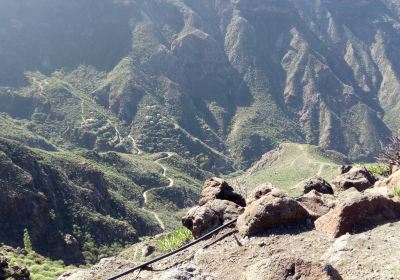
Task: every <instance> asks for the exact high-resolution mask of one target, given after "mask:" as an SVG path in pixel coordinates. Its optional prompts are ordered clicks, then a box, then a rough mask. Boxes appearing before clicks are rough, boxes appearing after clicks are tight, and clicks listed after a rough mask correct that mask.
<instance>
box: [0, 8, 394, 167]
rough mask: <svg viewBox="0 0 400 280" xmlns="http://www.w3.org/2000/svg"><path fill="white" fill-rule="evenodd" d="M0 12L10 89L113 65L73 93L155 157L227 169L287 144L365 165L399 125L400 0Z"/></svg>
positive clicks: (2, 53)
mask: <svg viewBox="0 0 400 280" xmlns="http://www.w3.org/2000/svg"><path fill="white" fill-rule="evenodd" d="M50 2H51V3H50ZM1 5H2V7H1V8H2V9H1V12H0V13H1V16H0V18H1V23H2V24H1V25H0V26H1V27H0V33H1V34H4V36H3V35H2V38H5V40H2V42H1V43H0V50H1V51H0V58H1V60H2V61H5V63H2V65H1V66H0V73H3V74H2V75H0V77H1V78H0V79H1V80H0V83H1V84H2V85H8V86H14V87H15V86H20V85H24V84H25V85H27V84H29V82H28V79H26V77H25V76H24V71H26V70H38V71H41V72H43V73H47V74H50V73H52V72H54V71H55V70H57V69H59V68H61V67H65V69H66V71H71V70H74V69H75V68H76V67H78V65H80V64H85V65H91V66H93V67H94V68H95V69H96V71H105V72H102V75H97V76H96V77H97V78H96V79H97V80H95V81H92V82H93V83H92V87H86V86H84V85H82V83H83V82H82V81H78V82H77V81H75V85H76V86H77V87H78V88H79V89H80V90H82V91H83V93H84V94H85V95H86V96H89V97H90V98H91V99H92V100H94V101H96V102H97V104H98V105H101V106H103V107H105V108H106V109H107V110H109V111H110V112H111V113H112V114H114V115H115V116H116V117H117V118H118V119H119V121H120V122H121V125H122V126H123V127H125V128H126V129H127V130H128V131H131V132H132V133H133V134H135V135H137V137H136V138H137V140H138V144H139V145H140V144H141V145H142V146H143V149H144V150H145V151H148V152H153V151H166V150H168V151H177V152H180V153H181V154H183V155H185V156H186V157H188V158H190V157H193V158H195V160H196V161H197V162H198V164H200V165H201V166H203V167H204V168H206V169H213V170H218V171H222V172H225V171H229V170H231V169H232V168H231V162H232V161H233V162H234V163H235V164H236V165H238V166H242V167H246V166H249V165H250V163H251V162H252V161H254V160H256V159H258V158H259V157H260V156H261V155H262V154H263V153H264V152H265V151H267V150H270V149H272V148H273V147H275V146H277V144H278V143H280V142H282V141H283V140H286V141H293V142H304V143H310V144H316V145H319V146H321V147H323V148H329V149H335V150H337V151H339V152H342V153H345V154H347V155H349V156H350V157H351V158H353V159H357V160H362V159H366V158H368V157H371V156H373V155H375V154H376V153H377V151H378V150H379V141H380V140H382V139H384V138H385V137H386V136H388V135H389V134H390V133H391V131H394V130H397V129H398V128H399V122H398V120H397V118H396V115H397V113H398V110H399V108H400V107H399V106H400V105H399V100H400V97H399V94H398V90H399V87H400V86H399V85H400V84H399V78H398V76H399V71H400V65H399V63H400V59H399V56H398V52H397V51H396V46H398V44H399V42H400V33H399V28H400V22H399V19H400V18H399V15H400V12H399V11H400V8H399V2H398V1H397V0H365V1H329V0H324V1H306V0H283V1H273V0H268V1H261V2H260V1H242V0H235V1H228V0H200V1H184V0H179V1H146V0H138V1H111V0H108V1H101V2H99V1H89V2H85V3H82V2H81V1H68V3H64V2H62V1H55V2H54V1H47V0H40V1H36V2H35V3H34V4H32V3H28V2H24V1H22V2H15V1H3V2H2V3H1ZM27 11H29V13H28V12H27ZM27 45H28V46H29V48H27V47H26V46H27ZM81 74H82V73H81ZM88 77H89V76H88ZM90 77H91V78H90V79H92V78H93V76H90ZM86 81H87V79H86ZM31 82H32V81H31ZM36 90H38V89H37V88H36Z"/></svg>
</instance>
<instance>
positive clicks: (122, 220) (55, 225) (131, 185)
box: [0, 138, 208, 263]
mask: <svg viewBox="0 0 400 280" xmlns="http://www.w3.org/2000/svg"><path fill="white" fill-rule="evenodd" d="M159 158H160V160H159V161H155V160H154V159H153V158H150V157H148V156H132V155H128V154H118V153H115V152H107V153H98V152H95V151H80V152H74V153H73V152H45V151H43V150H39V149H37V150H32V149H29V148H27V147H25V146H23V145H21V144H18V143H16V142H13V141H9V140H5V139H3V138H0V171H1V177H0V188H1V194H0V202H1V203H0V212H1V213H2V214H1V215H0V223H1V225H2V227H1V228H0V240H1V242H2V243H5V244H7V245H12V246H14V247H16V246H23V245H24V244H23V233H24V230H25V229H26V230H28V233H29V236H30V239H31V242H32V245H33V249H34V250H35V251H36V252H38V253H41V254H43V255H45V256H50V257H52V258H55V259H63V260H64V261H66V262H67V263H70V262H72V263H77V262H82V261H83V260H84V259H85V260H86V261H88V262H93V261H96V260H97V258H98V257H99V255H103V256H104V255H107V254H109V253H110V252H112V253H115V252H114V251H113V250H112V249H111V248H114V249H115V247H122V246H124V245H125V244H130V243H133V242H136V241H138V239H139V237H141V236H147V235H154V234H156V233H160V232H162V231H163V229H164V228H163V225H162V224H167V225H168V228H174V226H175V225H176V224H177V221H178V220H179V218H174V217H169V219H168V220H164V219H162V220H161V222H160V220H159V218H158V215H157V213H165V212H166V211H168V210H169V208H168V207H171V206H169V205H168V204H161V205H157V207H156V208H154V207H151V206H150V205H151V202H152V200H155V199H160V198H159V197H163V199H167V198H168V199H169V200H170V201H171V202H170V204H171V203H174V204H173V205H174V209H175V210H176V211H179V210H180V209H182V208H186V207H190V206H192V205H194V204H195V203H196V202H197V200H198V194H199V189H200V188H199V186H200V183H201V181H202V180H204V177H206V176H208V175H206V174H204V173H203V172H201V171H197V173H196V174H194V175H193V177H190V176H188V175H185V174H184V173H182V172H183V171H181V170H180V169H179V167H178V166H179V165H185V166H190V162H182V161H181V159H179V158H177V159H176V161H177V162H178V163H179V164H177V167H176V169H175V170H176V171H174V172H172V170H171V171H170V170H169V169H168V167H165V166H164V165H163V164H161V160H164V158H165V157H164V156H163V155H160V157H159ZM164 168H167V169H166V170H167V172H168V178H173V179H171V180H174V179H175V178H176V180H177V181H178V182H179V183H178V184H176V185H175V184H173V186H171V187H170V188H168V189H165V188H166V187H164V186H167V185H168V178H167V177H166V176H165V174H164V172H165V171H163V170H164ZM192 169H193V172H194V173H195V172H196V169H195V168H194V167H193V168H192ZM170 173H171V174H170ZM175 173H176V174H177V176H176V177H175ZM186 182H190V186H189V188H188V186H187V185H185V183H186ZM155 188H158V189H159V190H160V191H161V190H162V192H163V193H162V196H161V194H160V195H158V194H157V195H156V194H155V195H153V196H152V200H150V199H149V201H146V199H145V197H144V193H145V192H146V191H149V190H156V189H155ZM151 209H152V211H151ZM163 217H164V216H162V218H163ZM108 248H110V249H108Z"/></svg>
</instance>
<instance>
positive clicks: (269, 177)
mask: <svg viewBox="0 0 400 280" xmlns="http://www.w3.org/2000/svg"><path fill="white" fill-rule="evenodd" d="M343 163H346V158H345V157H344V156H343V155H342V154H340V153H337V152H333V151H328V152H326V151H323V150H321V149H320V148H318V147H316V146H312V145H303V144H292V143H285V144H282V145H280V146H279V148H278V149H276V150H274V151H271V152H269V153H267V154H265V155H264V156H263V157H262V159H261V160H260V161H258V162H257V163H255V164H254V165H253V167H252V168H250V169H249V170H248V171H247V172H246V173H245V174H244V175H242V176H241V177H239V178H240V180H238V181H242V180H243V182H244V184H245V185H247V186H248V188H249V189H253V188H254V187H256V186H258V185H260V184H264V183H271V184H273V185H274V186H276V187H278V188H282V189H283V190H285V191H287V192H289V193H290V194H291V195H297V194H300V193H301V191H302V184H301V182H303V181H305V180H307V179H309V178H311V177H313V176H321V177H323V178H325V179H326V180H328V181H330V180H332V179H333V178H334V177H335V176H336V175H337V174H338V172H339V171H338V167H339V165H341V164H343ZM248 191H249V190H248Z"/></svg>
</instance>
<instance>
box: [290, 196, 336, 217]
mask: <svg viewBox="0 0 400 280" xmlns="http://www.w3.org/2000/svg"><path fill="white" fill-rule="evenodd" d="M296 201H297V202H299V203H300V204H301V205H302V206H303V207H304V208H305V209H306V210H307V211H308V213H309V214H310V216H311V217H312V218H313V219H318V218H319V217H321V216H323V215H325V214H326V213H328V212H329V211H330V210H331V209H333V208H334V207H335V204H336V203H335V197H334V196H333V195H329V194H322V193H320V192H318V191H316V190H312V191H311V192H309V193H307V194H305V195H303V196H301V197H299V198H297V199H296Z"/></svg>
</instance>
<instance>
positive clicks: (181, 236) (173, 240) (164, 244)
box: [157, 228, 192, 252]
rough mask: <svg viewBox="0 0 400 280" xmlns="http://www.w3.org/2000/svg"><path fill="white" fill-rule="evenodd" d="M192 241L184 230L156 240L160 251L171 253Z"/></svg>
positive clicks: (189, 233)
mask: <svg viewBox="0 0 400 280" xmlns="http://www.w3.org/2000/svg"><path fill="white" fill-rule="evenodd" d="M191 239H192V233H191V232H190V231H189V230H188V229H186V228H182V229H178V230H176V231H174V232H171V233H170V234H168V235H166V236H163V237H161V238H160V239H158V240H157V244H158V246H159V248H160V250H161V251H164V252H171V251H173V250H176V249H178V248H180V247H182V246H183V245H185V244H186V243H188V242H189V241H190V240H191Z"/></svg>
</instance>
